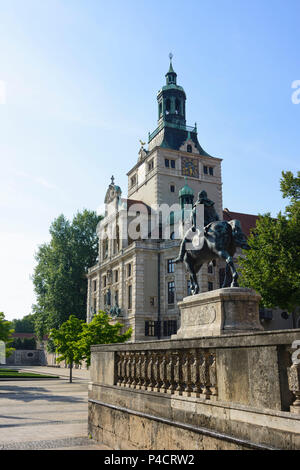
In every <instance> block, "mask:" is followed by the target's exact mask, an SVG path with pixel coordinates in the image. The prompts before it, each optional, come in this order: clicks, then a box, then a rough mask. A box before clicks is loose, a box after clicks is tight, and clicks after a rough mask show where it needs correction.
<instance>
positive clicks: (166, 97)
mask: <svg viewBox="0 0 300 470" xmlns="http://www.w3.org/2000/svg"><path fill="white" fill-rule="evenodd" d="M172 58H173V56H172V55H171V54H170V64H169V69H168V71H167V73H166V74H165V79H166V82H165V84H164V85H163V86H162V88H161V89H160V90H159V91H158V93H157V96H156V99H157V106H158V121H157V128H156V129H155V130H154V131H153V132H152V133H149V136H148V148H144V146H143V145H142V147H141V149H140V151H139V157H138V161H137V164H136V165H135V166H134V167H133V168H132V169H131V170H130V171H129V172H128V174H127V175H128V197H129V198H132V199H137V200H142V201H144V202H145V203H146V204H149V205H150V206H151V205H161V204H169V205H172V204H176V203H178V193H179V191H180V190H181V188H182V187H183V186H184V185H185V181H184V180H185V178H186V179H187V182H188V186H189V187H190V188H191V190H192V191H193V193H194V194H198V193H199V192H200V191H202V190H205V191H206V192H207V194H208V196H209V198H210V199H212V200H213V201H214V202H215V207H216V210H217V212H218V214H219V216H220V217H221V216H222V183H221V161H222V160H221V159H220V158H215V157H213V156H211V155H209V154H208V153H207V152H205V150H204V149H203V148H202V146H201V145H200V143H199V141H198V130H197V126H196V124H195V125H194V126H188V125H187V124H186V99H187V96H186V93H185V91H184V89H183V87H182V86H180V85H178V80H177V73H176V72H175V70H174V67H173V63H172Z"/></svg>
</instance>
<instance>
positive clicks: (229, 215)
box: [223, 209, 259, 237]
mask: <svg viewBox="0 0 300 470" xmlns="http://www.w3.org/2000/svg"><path fill="white" fill-rule="evenodd" d="M258 218H259V216H258V215H252V214H242V213H240V212H232V211H229V210H228V209H224V210H223V220H228V221H229V220H233V219H237V220H239V221H240V222H241V226H242V230H243V232H244V234H245V235H246V236H247V237H249V235H250V231H251V229H252V228H254V227H255V226H256V221H257V220H258Z"/></svg>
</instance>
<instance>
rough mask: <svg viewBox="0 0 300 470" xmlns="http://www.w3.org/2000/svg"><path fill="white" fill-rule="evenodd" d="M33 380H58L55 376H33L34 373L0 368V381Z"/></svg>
mask: <svg viewBox="0 0 300 470" xmlns="http://www.w3.org/2000/svg"><path fill="white" fill-rule="evenodd" d="M30 377H31V378H33V379H41V378H42V379H53V378H57V379H58V378H59V377H58V376H57V375H45V374H35V373H34V372H23V371H22V370H17V369H2V368H0V379H23V378H30Z"/></svg>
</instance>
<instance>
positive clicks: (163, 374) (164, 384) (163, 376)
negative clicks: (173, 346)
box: [159, 352, 168, 393]
mask: <svg viewBox="0 0 300 470" xmlns="http://www.w3.org/2000/svg"><path fill="white" fill-rule="evenodd" d="M167 361H168V358H167V353H166V352H163V354H162V358H161V361H160V365H159V375H160V381H161V385H160V392H161V393H166V392H167V388H168V379H167Z"/></svg>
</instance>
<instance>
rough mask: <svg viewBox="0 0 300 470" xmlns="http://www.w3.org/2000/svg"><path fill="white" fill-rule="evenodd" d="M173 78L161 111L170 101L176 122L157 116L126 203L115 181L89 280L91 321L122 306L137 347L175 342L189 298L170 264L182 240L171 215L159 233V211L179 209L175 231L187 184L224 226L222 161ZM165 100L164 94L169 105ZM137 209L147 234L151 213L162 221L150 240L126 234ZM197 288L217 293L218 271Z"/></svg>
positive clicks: (207, 271)
mask: <svg viewBox="0 0 300 470" xmlns="http://www.w3.org/2000/svg"><path fill="white" fill-rule="evenodd" d="M171 75H172V77H171V78H172V86H170V87H169V86H167V87H163V89H162V92H161V94H160V95H159V103H161V100H162V98H163V101H164V99H165V101H164V103H163V108H162V109H166V110H167V108H168V103H167V100H169V99H170V100H171V108H170V110H171V111H172V110H173V111H174V116H173V118H172V119H173V121H172V119H171V118H170V115H169V114H168V115H166V116H165V117H166V120H164V119H163V118H162V115H161V113H160V118H159V127H158V129H157V130H156V131H155V132H154V133H153V135H152V136H149V147H148V150H146V149H144V147H143V146H142V148H141V149H140V152H139V157H138V161H137V163H136V164H135V165H134V167H133V168H131V170H130V171H129V172H128V197H127V198H126V199H125V198H122V192H121V189H120V188H119V187H118V186H116V185H115V184H114V181H113V180H112V183H111V184H110V185H109V187H108V190H107V192H106V196H105V208H106V209H105V217H104V219H103V220H102V221H101V222H100V224H99V226H98V229H97V231H98V236H99V261H98V263H97V264H96V265H95V266H93V267H91V268H90V269H89V272H88V276H87V277H88V302H87V321H90V320H91V319H92V317H93V315H94V314H95V312H97V311H98V310H104V311H107V312H109V311H110V309H111V307H113V306H116V305H118V307H119V308H120V309H121V315H120V318H118V319H119V320H120V321H121V322H122V323H123V324H124V326H125V328H128V327H129V326H131V327H132V328H133V335H132V340H133V341H137V340H144V339H153V338H154V337H155V338H163V337H170V335H171V334H173V333H176V331H177V329H178V327H179V326H180V314H179V309H178V306H177V302H178V301H181V300H182V299H183V298H184V297H186V296H187V295H188V294H189V286H188V281H189V276H188V274H187V273H186V270H185V267H184V266H183V265H182V264H180V265H176V266H175V265H174V264H173V265H170V261H171V260H173V259H175V258H176V257H177V255H178V250H179V245H180V237H181V234H178V233H177V232H176V227H175V228H174V226H173V225H172V224H171V221H170V223H167V219H168V215H164V214H163V215H162V220H163V222H162V223H163V224H165V226H166V228H167V233H160V223H161V222H160V221H159V211H158V210H157V208H158V206H159V205H162V204H166V205H167V206H168V207H169V208H170V207H171V211H172V206H173V205H174V204H176V207H175V206H174V207H175V209H174V213H175V219H176V218H177V222H176V223H177V227H178V217H180V214H179V211H178V203H179V199H178V193H179V190H180V189H181V188H182V187H183V186H184V185H185V183H186V184H188V185H189V187H190V189H191V190H192V191H193V193H194V198H195V200H196V198H197V195H198V193H199V192H200V191H202V190H205V191H206V192H207V194H208V197H209V198H210V199H212V200H213V201H214V202H215V207H216V211H217V213H218V215H219V217H220V219H222V176H221V161H222V160H221V159H220V158H215V157H212V156H210V155H208V154H207V153H206V152H205V151H204V150H203V149H202V147H201V146H200V145H199V143H198V140H197V129H196V127H194V128H189V127H187V126H186V125H185V107H183V101H185V94H184V92H183V90H182V88H181V87H178V86H177V85H176V86H175V85H174V83H175V84H176V77H175V76H174V72H171ZM175 75H176V74H175ZM174 80H175V82H174ZM167 83H168V81H167ZM172 90H175V91H176V93H177V94H176V97H175V96H174V97H173V96H172V93H173V91H172ZM164 93H167V95H166V97H165V98H164ZM173 98H174V99H173ZM178 99H181V102H182V104H181V108H180V110H179V111H180V112H183V111H184V115H182V116H180V119H179V118H178V113H177V114H176V113H175V111H176V109H175V106H176V100H178ZM164 106H165V107H166V108H164ZM179 111H178V112H179ZM166 112H167V111H166ZM178 119H179V121H180V122H179V121H178ZM154 134H155V135H154ZM168 142H169V143H168ZM133 206H135V209H136V210H138V212H140V217H141V225H143V227H144V226H146V227H147V226H148V225H147V224H148V223H149V222H146V223H144V224H143V222H145V220H149V214H150V211H152V212H151V214H153V213H154V214H155V216H157V217H158V219H157V220H158V222H157V224H156V226H155V225H154V229H153V227H152V230H151V237H150V239H149V237H148V233H147V232H146V233H143V234H141V236H140V238H139V239H138V240H134V241H133V240H132V239H131V237H130V235H129V234H128V225H129V224H130V222H131V221H132V219H133V217H134V216H135V215H136V213H131V212H132V208H133ZM176 211H177V212H176ZM176 223H175V225H176ZM155 231H156V233H155ZM199 281H200V285H201V290H202V292H203V291H207V290H209V289H214V288H218V287H219V275H218V268H217V267H213V266H210V267H209V268H208V266H207V265H206V266H204V267H203V269H202V270H201V272H200V273H199Z"/></svg>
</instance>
